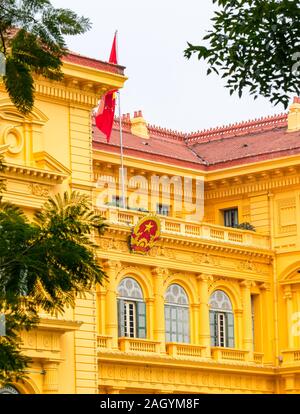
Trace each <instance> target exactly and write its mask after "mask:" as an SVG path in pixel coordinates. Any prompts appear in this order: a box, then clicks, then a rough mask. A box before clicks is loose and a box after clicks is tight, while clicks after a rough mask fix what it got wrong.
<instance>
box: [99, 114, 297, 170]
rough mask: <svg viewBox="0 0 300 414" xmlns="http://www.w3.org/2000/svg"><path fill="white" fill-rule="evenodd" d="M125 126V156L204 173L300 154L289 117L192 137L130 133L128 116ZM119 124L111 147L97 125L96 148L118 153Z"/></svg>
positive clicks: (172, 133)
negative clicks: (143, 136)
mask: <svg viewBox="0 0 300 414" xmlns="http://www.w3.org/2000/svg"><path fill="white" fill-rule="evenodd" d="M122 124H123V128H124V134H123V135H124V153H125V155H130V156H134V157H136V158H141V159H147V160H152V161H157V162H162V163H167V164H172V165H178V166H184V167H190V168H196V169H201V170H203V169H205V170H214V169H219V168H226V167H229V166H232V165H239V164H246V163H255V162H258V161H261V160H267V159H272V158H277V157H283V156H288V155H293V154H300V131H296V132H287V115H286V114H282V115H276V116H273V117H267V118H262V119H259V120H254V121H247V122H243V123H238V124H235V125H229V126H225V127H221V128H214V129H210V130H208V131H200V132H196V133H192V134H184V133H182V132H177V131H171V130H167V129H163V128H159V127H155V126H150V125H148V131H149V135H150V137H149V139H143V138H140V137H138V136H135V135H133V134H132V133H131V132H130V115H129V114H126V115H125V116H123V119H122ZM118 125H119V122H118V121H117V120H116V121H115V124H114V129H113V132H112V137H111V142H110V143H109V144H107V143H106V140H105V138H104V137H103V136H102V134H101V133H100V132H99V131H98V129H97V128H96V127H95V126H94V148H95V149H101V150H104V151H107V152H114V153H119V151H120V149H119V127H118Z"/></svg>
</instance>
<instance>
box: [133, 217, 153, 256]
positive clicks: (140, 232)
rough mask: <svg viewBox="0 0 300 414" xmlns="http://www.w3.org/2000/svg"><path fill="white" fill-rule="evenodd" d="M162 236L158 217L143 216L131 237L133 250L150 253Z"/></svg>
mask: <svg viewBox="0 0 300 414" xmlns="http://www.w3.org/2000/svg"><path fill="white" fill-rule="evenodd" d="M159 237H160V221H159V219H158V218H157V217H154V216H147V217H144V218H142V219H141V220H140V221H139V222H138V224H137V225H136V226H135V227H134V228H133V230H132V233H131V237H130V248H131V251H133V252H135V253H139V254H146V253H148V252H149V251H150V250H151V249H152V247H153V246H154V244H155V242H157V241H158V240H159Z"/></svg>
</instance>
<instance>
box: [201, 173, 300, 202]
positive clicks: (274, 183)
mask: <svg viewBox="0 0 300 414" xmlns="http://www.w3.org/2000/svg"><path fill="white" fill-rule="evenodd" d="M249 181H250V177H249ZM299 184H300V175H294V176H282V177H279V178H270V177H269V178H268V179H267V180H266V179H264V180H263V181H260V180H257V181H256V177H255V175H253V178H252V181H251V182H249V183H245V184H243V183H239V185H234V184H232V183H229V181H228V187H225V188H224V187H223V188H222V187H221V188H219V189H212V190H209V189H207V190H206V191H205V195H204V196H205V199H207V200H210V199H214V198H222V197H230V196H236V195H240V194H244V193H256V192H260V191H271V190H274V188H280V187H287V186H291V185H299Z"/></svg>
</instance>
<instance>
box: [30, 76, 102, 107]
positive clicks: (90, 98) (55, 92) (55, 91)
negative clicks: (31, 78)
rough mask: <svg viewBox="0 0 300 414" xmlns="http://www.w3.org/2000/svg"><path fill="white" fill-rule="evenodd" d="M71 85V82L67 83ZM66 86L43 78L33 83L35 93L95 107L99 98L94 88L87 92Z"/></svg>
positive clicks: (57, 99)
mask: <svg viewBox="0 0 300 414" xmlns="http://www.w3.org/2000/svg"><path fill="white" fill-rule="evenodd" d="M69 85H71V84H69ZM75 86H76V85H74V87H73V88H72V87H70V86H66V85H65V84H63V83H58V82H52V83H51V82H47V81H45V80H43V81H38V82H36V83H35V92H36V94H37V95H42V96H47V97H50V98H51V99H52V100H56V101H64V102H66V101H67V102H70V103H74V104H80V105H83V106H86V107H89V108H95V107H96V106H97V104H98V100H99V98H100V96H99V94H98V93H96V92H95V91H94V90H92V91H91V92H88V91H86V90H80V89H79V88H78V86H77V88H76V87H75Z"/></svg>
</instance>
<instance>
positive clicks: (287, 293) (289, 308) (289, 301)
mask: <svg viewBox="0 0 300 414" xmlns="http://www.w3.org/2000/svg"><path fill="white" fill-rule="evenodd" d="M283 298H284V299H285V301H286V326H287V330H288V331H287V335H288V348H289V349H293V348H294V336H293V331H292V317H293V293H292V289H291V285H286V286H284V296H283Z"/></svg>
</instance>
